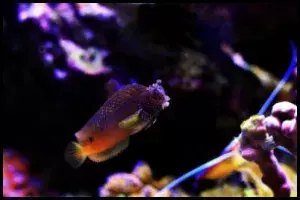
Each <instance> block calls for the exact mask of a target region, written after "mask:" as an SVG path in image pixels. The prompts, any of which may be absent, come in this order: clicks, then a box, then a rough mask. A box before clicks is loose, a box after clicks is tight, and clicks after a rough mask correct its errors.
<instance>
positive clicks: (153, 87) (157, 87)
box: [148, 79, 171, 110]
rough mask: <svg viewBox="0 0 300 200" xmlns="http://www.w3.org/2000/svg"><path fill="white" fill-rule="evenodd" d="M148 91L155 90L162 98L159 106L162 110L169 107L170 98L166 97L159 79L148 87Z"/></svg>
mask: <svg viewBox="0 0 300 200" xmlns="http://www.w3.org/2000/svg"><path fill="white" fill-rule="evenodd" d="M148 90H150V91H151V90H157V91H158V92H159V93H161V94H162V95H163V96H164V101H163V103H162V106H161V107H162V109H163V110H164V109H166V108H167V107H169V105H170V102H169V101H170V100H171V98H170V97H169V96H168V95H166V92H165V90H164V88H163V87H162V81H161V80H160V79H158V80H156V82H155V83H153V84H152V85H150V86H149V87H148Z"/></svg>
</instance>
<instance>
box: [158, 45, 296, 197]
mask: <svg viewBox="0 0 300 200" xmlns="http://www.w3.org/2000/svg"><path fill="white" fill-rule="evenodd" d="M290 45H291V48H292V59H291V63H290V65H289V67H288V69H287V72H286V73H285V75H284V76H283V78H282V79H281V81H280V82H279V83H278V85H277V86H276V88H275V89H274V90H273V92H272V93H271V94H270V96H269V98H268V99H267V100H266V101H265V103H264V104H263V106H262V107H261V109H260V110H259V111H258V114H259V115H261V114H263V113H265V111H266V110H267V109H268V107H269V106H270V105H271V103H272V101H273V100H274V98H275V97H276V95H277V94H278V92H279V91H280V90H281V88H282V86H283V85H284V84H285V83H286V82H287V81H288V79H289V77H290V76H291V74H292V73H293V70H294V67H296V64H297V48H296V46H295V44H294V43H293V42H292V41H291V42H290ZM232 144H233V142H231V143H230V144H229V145H228V146H227V147H226V148H225V150H226V149H229V148H230V147H231V146H232ZM279 149H281V150H284V151H287V150H286V149H285V148H283V147H280V148H279ZM230 156H232V153H230V152H229V153H226V154H223V155H221V156H219V157H217V158H215V159H213V160H211V161H209V162H207V163H204V164H203V165H200V166H199V167H197V168H195V169H193V170H191V171H189V172H187V173H185V174H184V175H182V176H180V177H179V178H177V179H176V180H174V181H172V182H171V183H169V184H168V185H167V186H166V187H164V188H163V189H162V190H160V191H159V192H158V193H157V194H156V195H155V196H156V197H159V196H160V195H161V194H162V193H163V192H165V191H167V190H171V189H172V188H174V187H176V186H178V185H179V184H180V183H181V182H183V181H185V180H186V179H188V178H189V177H191V176H194V175H196V174H201V173H204V172H205V171H206V169H208V168H209V167H210V166H213V165H214V164H215V163H218V162H220V161H222V160H223V159H226V158H228V157H230Z"/></svg>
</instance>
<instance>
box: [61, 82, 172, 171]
mask: <svg viewBox="0 0 300 200" xmlns="http://www.w3.org/2000/svg"><path fill="white" fill-rule="evenodd" d="M169 101H170V97H169V96H167V95H166V93H165V90H164V88H163V87H162V85H161V80H157V81H156V82H155V83H153V84H152V85H150V86H148V87H146V86H144V85H140V84H137V83H134V84H128V85H126V86H124V87H122V88H121V89H120V90H118V91H116V92H115V93H114V94H113V95H111V96H110V97H109V98H108V100H107V101H106V102H105V103H104V104H103V105H102V106H101V107H100V109H99V110H98V111H97V112H96V113H95V114H94V115H93V116H92V117H91V118H90V119H89V120H88V122H87V123H86V124H85V125H84V126H83V127H82V128H81V129H80V130H79V131H78V132H76V133H75V137H76V139H77V142H70V143H69V144H68V145H67V147H66V149H65V153H64V157H65V160H66V161H67V163H69V164H70V165H71V166H72V167H74V168H77V167H79V166H80V165H81V164H82V163H83V162H84V161H85V160H86V158H89V159H90V160H92V161H94V162H103V161H106V160H108V159H110V158H112V157H115V156H117V155H118V154H119V153H121V152H122V151H123V150H125V149H126V148H127V147H128V145H129V137H130V136H131V135H134V134H136V133H138V132H140V131H142V130H146V129H148V128H150V127H151V126H152V125H153V124H154V123H155V121H156V118H157V117H158V115H159V113H160V112H161V111H162V110H164V109H166V108H167V107H168V106H169Z"/></svg>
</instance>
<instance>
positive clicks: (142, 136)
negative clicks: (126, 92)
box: [1, 3, 299, 194]
mask: <svg viewBox="0 0 300 200" xmlns="http://www.w3.org/2000/svg"><path fill="white" fill-rule="evenodd" d="M211 5H212V6H218V4H216V5H215V4H211ZM5 6H6V7H5V8H4V9H3V10H4V18H5V20H6V25H7V27H5V31H4V33H3V37H4V39H3V44H4V51H3V52H4V53H3V58H4V64H3V87H4V91H3V97H2V98H3V104H2V106H3V122H2V123H3V127H2V128H3V129H2V130H3V131H2V134H1V135H2V138H3V139H2V141H3V143H4V147H11V148H14V149H16V150H17V151H19V152H21V153H22V154H23V155H25V156H26V157H28V158H29V160H30V161H31V170H32V173H33V174H34V175H37V176H39V177H41V178H42V180H43V181H44V182H45V184H46V185H45V186H46V187H48V188H49V189H51V190H55V191H59V192H60V193H65V192H76V191H79V190H84V191H88V192H93V193H94V194H96V188H97V187H98V186H100V185H102V184H103V183H104V181H105V177H106V176H107V175H109V174H111V173H113V172H116V171H130V170H131V169H132V167H133V165H134V164H135V162H136V161H137V160H145V161H147V162H148V163H149V164H150V166H151V167H152V169H153V171H154V174H155V175H156V176H157V177H161V176H163V175H174V176H180V175H181V174H183V173H185V172H187V171H189V170H191V169H193V168H195V167H196V166H198V165H200V164H202V163H204V162H206V161H208V160H210V159H212V158H214V157H215V156H217V155H218V154H219V153H220V152H221V151H222V149H223V148H224V147H225V146H226V145H227V144H228V142H229V141H230V140H231V139H232V138H233V137H234V136H236V135H237V134H238V132H239V123H240V122H241V120H242V119H241V118H240V117H239V113H236V112H234V111H232V110H231V109H230V108H229V106H228V104H229V101H230V100H231V99H232V98H235V97H234V95H233V91H234V88H236V87H241V88H242V95H241V96H243V97H244V98H243V99H241V100H240V102H238V103H240V104H241V105H243V106H244V107H247V109H248V112H249V113H250V114H251V113H253V114H254V113H256V112H257V111H258V110H259V108H260V106H261V105H262V103H263V102H264V100H265V99H266V97H267V96H268V94H269V93H270V91H268V90H263V89H261V90H258V89H257V90H255V88H262V87H261V85H260V84H259V82H258V81H257V80H256V79H255V78H254V77H253V76H252V75H250V74H249V73H247V72H243V71H241V70H239V69H237V68H236V67H235V66H233V65H232V64H231V62H230V60H229V59H228V58H227V57H225V56H224V55H222V53H221V51H220V50H219V45H220V42H221V41H227V42H228V43H230V44H232V45H234V48H235V49H236V50H238V51H239V52H241V53H242V54H243V55H244V57H245V58H246V60H248V61H249V62H250V63H254V64H257V65H259V66H263V67H264V68H265V69H267V70H269V71H271V72H272V73H273V74H274V75H276V76H277V77H278V78H280V77H281V76H282V74H283V73H284V72H285V70H286V67H287V66H288V64H289V60H290V48H289V40H291V39H292V40H294V41H295V42H297V43H298V41H297V40H296V37H295V36H296V35H297V32H298V31H297V29H296V25H298V24H296V22H297V20H296V19H297V16H296V14H297V5H296V4H295V3H294V4H293V3H274V4H271V3H268V4H266V3H265V4H254V3H253V4H249V3H243V4H229V5H228V7H229V9H230V11H231V12H232V13H231V14H232V19H231V20H230V24H231V25H230V27H229V28H227V29H225V30H226V31H224V30H220V27H221V25H220V24H217V25H216V27H217V28H212V27H211V26H209V22H211V21H210V19H205V17H203V16H202V17H203V20H202V21H201V19H200V20H199V18H197V17H196V16H195V15H194V14H191V13H189V12H188V11H187V10H186V9H183V8H182V7H179V6H178V5H172V6H170V5H169V6H164V5H161V6H156V7H154V8H153V7H150V8H149V7H147V6H142V7H141V8H140V11H139V15H138V20H137V21H135V22H133V24H131V25H132V26H136V27H139V29H140V32H143V33H148V34H156V36H157V37H158V38H159V39H160V40H161V41H163V42H161V43H162V44H163V45H165V46H167V47H168V48H169V50H170V51H171V50H172V51H173V52H175V55H176V53H179V52H180V51H181V46H188V42H187V41H186V39H185V38H184V36H183V35H184V33H185V32H191V33H192V34H193V35H194V37H195V39H197V40H200V41H201V42H202V43H203V44H204V47H203V48H202V49H201V50H202V52H204V53H205V54H206V55H207V56H209V57H210V59H212V60H213V61H214V62H215V63H217V66H218V68H219V70H220V73H222V74H223V75H224V76H225V77H227V79H228V80H230V84H229V85H228V86H226V87H223V88H222V95H221V96H220V95H216V94H215V93H214V92H213V91H211V90H209V89H203V90H201V91H196V92H187V91H179V90H176V89H173V88H171V87H169V86H167V85H164V87H165V89H166V91H167V94H168V95H169V96H170V97H171V106H170V107H169V108H168V109H167V110H165V111H164V112H162V113H161V115H160V116H159V118H158V120H157V123H156V124H155V126H153V127H151V128H150V129H148V130H147V131H143V132H142V133H139V134H137V135H135V136H134V137H132V138H131V144H130V146H129V148H128V149H127V150H125V151H124V152H123V153H122V154H120V155H119V156H117V157H116V158H114V159H111V160H109V161H107V162H104V163H100V164H96V163H92V162H91V161H87V162H86V163H84V164H83V165H82V166H81V167H80V168H79V169H76V170H74V169H72V168H71V167H70V166H69V165H68V164H67V163H66V162H65V161H64V158H63V152H64V149H65V146H66V144H67V143H68V142H69V141H71V140H74V137H73V134H74V133H75V132H76V131H77V130H78V129H79V128H81V127H82V126H83V125H84V123H85V122H86V121H87V120H88V119H89V117H91V116H92V115H93V114H94V113H95V112H96V111H97V109H99V107H100V106H101V105H102V104H103V103H104V101H105V100H106V95H107V92H106V90H105V88H104V84H105V82H106V81H107V80H108V79H109V77H103V76H98V77H89V76H84V75H82V74H80V73H78V72H73V73H72V75H71V77H70V78H69V79H67V80H65V81H57V80H55V79H54V78H53V76H52V71H51V69H47V68H45V67H44V66H43V63H42V62H41V60H40V59H39V56H38V53H37V45H38V44H39V43H40V41H42V40H46V39H49V38H50V39H51V36H49V35H48V36H47V35H46V36H45V35H43V34H40V33H39V30H38V29H36V27H35V26H33V25H32V24H30V23H28V24H18V23H17V20H16V4H9V5H8V4H7V5H5ZM158 19H159V20H158ZM204 19H205V20H204ZM203 21H204V22H206V23H204V22H203ZM212 21H214V20H212ZM216 23H222V22H216ZM96 25H97V24H96ZM109 31H110V32H109ZM109 31H108V33H106V39H107V38H108V39H107V40H108V41H109V42H108V43H109V45H108V46H109V47H110V48H111V49H113V52H114V53H113V54H112V56H110V57H109V58H108V61H107V62H109V63H111V65H113V66H114V65H115V66H117V67H118V69H119V68H120V69H121V70H119V71H118V73H116V75H117V76H118V77H120V79H122V80H124V82H125V83H126V80H127V79H128V77H133V78H135V79H136V80H138V82H140V83H142V84H150V83H152V82H153V81H154V79H155V78H154V74H155V73H154V71H155V70H156V68H159V67H160V66H161V65H165V63H168V64H170V63H176V62H177V61H178V60H177V59H176V56H175V57H171V58H168V59H165V60H166V61H165V60H164V59H162V58H164V57H165V55H161V57H156V58H154V57H147V56H146V58H144V57H142V58H141V57H140V56H138V55H136V54H135V53H131V54H129V55H128V54H126V55H124V53H123V54H122V52H129V51H130V52H138V51H140V50H139V49H138V48H137V47H136V49H134V47H132V46H134V45H132V46H131V45H126V46H125V45H123V46H122V45H120V44H122V43H121V42H116V41H118V40H119V39H118V34H116V33H113V32H112V31H111V30H109ZM220 33H222V34H220ZM298 35H299V34H298ZM45 38H46V39H45ZM127 42H128V41H127ZM130 42H131V40H130ZM116 43H117V44H118V45H116ZM129 46H131V47H129ZM109 47H108V48H109ZM126 48H132V49H126ZM58 59H61V60H62V61H61V63H63V60H64V58H58ZM161 60H164V61H161ZM120 66H121V67H120ZM60 67H63V64H61V66H60ZM125 72H126V73H125ZM163 81H164V80H163ZM245 102H246V103H245ZM222 116H223V117H224V116H225V117H228V116H229V117H232V118H234V119H235V120H237V123H236V124H235V125H233V126H231V127H228V128H221V127H218V126H217V124H216V121H217V119H218V118H220V117H222ZM187 185H188V184H187Z"/></svg>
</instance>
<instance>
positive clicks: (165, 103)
mask: <svg viewBox="0 0 300 200" xmlns="http://www.w3.org/2000/svg"><path fill="white" fill-rule="evenodd" d="M170 100H171V98H170V97H169V96H167V95H165V100H164V103H163V104H162V106H161V107H162V109H163V110H164V109H166V108H167V107H169V105H170V102H169V101H170Z"/></svg>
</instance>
